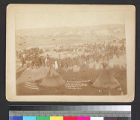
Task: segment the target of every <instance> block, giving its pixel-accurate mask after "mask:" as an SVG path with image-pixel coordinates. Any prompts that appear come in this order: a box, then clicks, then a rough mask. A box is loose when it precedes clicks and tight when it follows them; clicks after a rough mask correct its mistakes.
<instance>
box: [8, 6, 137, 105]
mask: <svg viewBox="0 0 140 120" xmlns="http://www.w3.org/2000/svg"><path fill="white" fill-rule="evenodd" d="M6 28H7V29H6V37H7V38H6V97H7V100H9V101H44V102H45V101H46V102H50V101H53V102H131V101H133V100H134V93H135V91H134V90H135V7H134V6H132V5H80V4H79V5H74V4H73V5H64V4H59V5H56V4H44V5H43V4H40V5H37V4H36V5H32V4H30V5H29V4H10V5H8V7H7V22H6Z"/></svg>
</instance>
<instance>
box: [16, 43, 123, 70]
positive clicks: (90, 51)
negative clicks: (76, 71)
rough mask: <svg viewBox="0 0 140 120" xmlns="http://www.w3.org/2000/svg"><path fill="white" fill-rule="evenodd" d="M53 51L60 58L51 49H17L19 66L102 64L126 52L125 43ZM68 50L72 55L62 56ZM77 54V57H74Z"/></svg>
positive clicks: (58, 66) (65, 66)
mask: <svg viewBox="0 0 140 120" xmlns="http://www.w3.org/2000/svg"><path fill="white" fill-rule="evenodd" d="M53 51H54V52H55V53H56V54H58V55H59V57H58V58H55V57H53V55H51V54H50V53H49V51H47V50H45V49H41V48H30V49H25V50H19V51H17V54H16V55H17V59H18V60H19V67H23V66H26V67H31V68H35V67H40V66H53V67H55V68H56V69H59V68H65V70H66V68H69V67H73V66H75V65H76V66H79V67H80V66H82V65H84V64H87V65H90V63H95V64H102V63H103V62H104V61H109V60H110V59H112V58H113V57H114V56H115V57H116V58H119V56H120V55H124V54H125V45H124V44H121V45H117V44H116V45H111V44H105V43H104V44H91V45H88V44H86V45H81V46H76V47H73V48H71V49H67V48H61V49H58V50H56V49H55V48H54V49H53ZM63 51H65V52H67V53H68V54H70V56H71V57H70V56H67V55H66V57H63V58H61V56H60V55H61V54H60V53H61V52H63ZM44 53H46V54H44ZM74 54H76V56H75V57H72V56H73V55H74Z"/></svg>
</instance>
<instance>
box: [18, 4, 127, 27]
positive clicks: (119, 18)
mask: <svg viewBox="0 0 140 120" xmlns="http://www.w3.org/2000/svg"><path fill="white" fill-rule="evenodd" d="M125 12H126V11H121V12H120V10H118V9H115V10H114V11H112V10H108V9H104V10H103V9H95V8H94V7H92V6H83V7H77V6H73V7H70V6H64V7H63V6H49V7H44V8H41V9H37V8H36V9H35V7H34V8H30V9H29V8H27V9H26V10H25V9H24V10H21V11H20V10H19V11H17V13H16V29H24V28H46V27H64V26H92V25H99V24H123V23H124V21H125V20H124V15H125Z"/></svg>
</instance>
